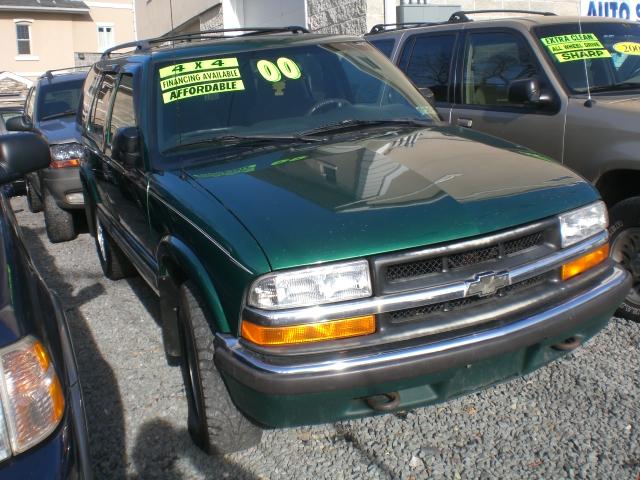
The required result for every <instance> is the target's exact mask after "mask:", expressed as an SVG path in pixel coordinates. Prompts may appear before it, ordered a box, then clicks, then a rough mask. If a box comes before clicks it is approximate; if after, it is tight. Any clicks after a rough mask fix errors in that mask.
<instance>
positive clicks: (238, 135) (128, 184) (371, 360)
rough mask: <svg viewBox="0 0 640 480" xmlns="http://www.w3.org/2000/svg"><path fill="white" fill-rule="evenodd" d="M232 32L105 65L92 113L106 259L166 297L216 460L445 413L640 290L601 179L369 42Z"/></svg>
mask: <svg viewBox="0 0 640 480" xmlns="http://www.w3.org/2000/svg"><path fill="white" fill-rule="evenodd" d="M235 33H241V35H237V36H229V35H227V31H211V32H203V33H199V34H193V35H183V36H178V37H172V38H160V39H158V40H147V41H143V42H137V43H134V44H129V45H125V46H121V47H116V48H115V49H113V50H110V51H107V52H106V53H105V54H104V56H103V59H102V60H101V61H100V62H98V63H97V64H96V65H94V66H93V68H92V70H91V72H90V73H89V76H88V78H87V81H86V84H85V89H84V104H83V106H82V113H81V114H82V123H83V126H82V129H83V142H84V146H85V149H86V153H85V155H84V156H83V161H82V165H81V179H82V184H83V186H84V194H85V199H86V203H85V205H86V213H87V217H88V221H89V225H90V226H91V230H92V233H93V234H94V236H95V239H96V246H97V252H98V256H99V258H100V263H101V264H102V268H103V270H104V273H105V275H106V276H107V277H109V278H112V279H117V278H121V277H124V276H126V275H129V274H131V273H133V272H136V271H137V272H138V273H139V274H140V275H141V276H142V277H143V278H144V279H145V280H146V281H147V283H148V284H149V285H150V286H151V288H152V289H153V290H154V291H155V292H156V293H157V294H158V297H159V301H160V306H161V312H162V319H161V323H162V332H163V340H164V346H165V349H166V352H167V355H168V357H169V358H170V359H177V358H179V359H180V360H181V363H182V365H183V373H184V379H185V386H186V392H187V398H188V404H189V416H188V424H189V430H190V432H191V434H192V436H193V438H194V439H195V441H196V442H197V443H198V444H199V445H200V446H202V447H203V448H204V449H205V450H207V451H209V452H212V453H224V452H230V451H234V450H238V449H242V448H246V447H249V446H251V445H254V444H256V443H257V442H258V441H259V440H260V437H261V433H262V428H265V427H284V426H293V425H300V424H311V423H319V422H330V421H335V420H339V419H346V418H354V417H361V416H365V415H371V414H375V413H381V412H389V411H395V410H404V409H408V408H415V407H418V406H421V405H428V404H432V403H435V402H440V401H443V400H446V399H448V398H451V397H453V396H456V395H460V394H462V393H465V392H469V391H474V390H476V389H479V388H482V387H485V386H487V385H492V384H494V383H496V382H499V381H502V380H505V379H508V378H511V377H514V376H517V375H522V374H525V373H528V372H531V371H532V370H534V369H536V368H538V367H540V366H542V365H544V364H546V363H548V362H550V361H552V360H554V359H556V358H558V357H560V356H562V355H563V354H564V353H566V352H567V351H570V350H573V349H575V348H577V347H578V346H579V345H580V344H581V343H583V342H585V341H586V340H588V339H589V338H590V337H592V336H593V335H594V334H595V333H597V332H598V331H599V330H600V329H601V328H602V327H603V326H604V325H605V324H606V323H607V322H608V320H609V318H610V316H611V314H612V313H613V312H614V310H615V309H616V308H617V306H618V305H619V303H620V302H621V301H622V299H623V297H624V294H625V293H626V291H627V290H628V288H629V275H628V274H627V273H626V272H625V271H624V270H623V269H621V268H619V267H618V266H616V265H615V264H614V262H612V261H611V260H609V258H608V255H607V254H608V233H607V230H606V229H607V217H606V209H605V207H604V204H603V203H602V202H601V201H600V200H599V199H598V194H597V192H596V191H595V189H594V188H593V187H592V186H591V185H590V184H589V183H588V182H586V181H584V180H583V179H582V178H580V177H579V176H577V175H575V174H574V173H572V172H571V171H569V170H567V169H566V168H564V167H562V166H560V165H558V164H556V163H554V162H548V161H545V160H541V159H539V158H536V156H535V155H534V154H532V153H531V152H529V151H528V150H526V149H523V148H520V147H517V146H514V145H512V144H510V143H506V142H504V141H501V140H497V139H495V138H492V137H487V136H484V135H481V134H477V133H473V132H469V131H466V130H464V129H459V128H455V127H448V126H446V125H443V124H442V123H441V122H440V120H439V119H438V116H437V114H436V112H435V110H434V109H433V108H432V107H431V106H430V104H429V102H428V101H426V100H425V99H424V98H423V96H422V95H421V94H420V93H419V92H418V90H416V89H415V88H414V87H413V86H412V85H411V83H410V82H409V80H408V79H407V78H406V77H405V76H404V75H403V74H402V73H401V72H400V70H398V69H397V68H396V67H394V66H393V65H392V64H391V62H389V60H388V59H387V58H385V57H384V55H382V54H381V53H380V52H378V51H377V50H376V49H375V48H374V47H372V46H371V45H369V44H368V43H366V42H365V41H363V40H362V39H358V38H350V37H336V36H328V35H312V34H309V33H307V32H306V31H304V29H302V28H299V27H289V28H283V29H252V30H248V31H240V32H235ZM125 47H129V49H130V51H126V52H124V53H120V54H118V53H117V52H123V50H124V49H125Z"/></svg>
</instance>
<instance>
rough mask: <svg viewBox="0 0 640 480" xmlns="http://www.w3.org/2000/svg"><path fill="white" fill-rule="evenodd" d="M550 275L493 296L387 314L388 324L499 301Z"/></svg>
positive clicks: (459, 300) (453, 301)
mask: <svg viewBox="0 0 640 480" xmlns="http://www.w3.org/2000/svg"><path fill="white" fill-rule="evenodd" d="M551 276H552V275H550V274H542V275H538V276H535V277H532V278H529V279H527V280H524V281H522V282H518V283H514V284H512V285H509V286H507V287H504V288H501V289H500V290H498V291H497V292H496V293H494V294H493V295H489V296H486V297H465V298H459V299H456V300H451V301H448V302H440V303H433V304H430V305H422V306H420V307H415V308H408V309H405V310H397V311H395V312H389V313H388V314H387V318H388V321H389V323H392V324H395V323H405V322H409V321H413V320H420V319H423V318H424V317H426V316H428V315H432V314H435V313H445V312H456V311H460V310H463V309H465V308H467V307H470V306H477V305H478V304H481V303H488V302H495V301H499V300H500V299H501V298H503V297H508V296H511V295H513V294H517V293H520V292H523V291H525V290H528V289H530V288H533V287H536V286H538V285H541V284H543V283H544V282H546V281H548V280H549V279H550V278H551Z"/></svg>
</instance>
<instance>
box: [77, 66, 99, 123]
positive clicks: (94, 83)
mask: <svg viewBox="0 0 640 480" xmlns="http://www.w3.org/2000/svg"><path fill="white" fill-rule="evenodd" d="M99 82H100V72H99V71H98V70H97V69H94V68H92V69H91V70H90V71H89V74H88V75H87V79H86V80H85V82H84V92H83V96H82V110H81V122H82V124H83V125H84V124H85V123H86V121H87V120H88V118H89V111H90V110H91V105H92V104H93V100H94V96H95V93H96V90H97V89H98V83H99Z"/></svg>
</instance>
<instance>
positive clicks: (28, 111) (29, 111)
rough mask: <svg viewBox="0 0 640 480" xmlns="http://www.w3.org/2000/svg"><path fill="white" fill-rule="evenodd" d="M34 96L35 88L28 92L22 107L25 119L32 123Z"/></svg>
mask: <svg viewBox="0 0 640 480" xmlns="http://www.w3.org/2000/svg"><path fill="white" fill-rule="evenodd" d="M35 96H36V89H35V87H33V88H31V90H29V94H28V95H27V101H26V104H25V107H24V112H25V115H26V116H27V118H28V119H29V120H31V121H32V122H33V118H34V117H33V109H34V106H35V100H34V99H35Z"/></svg>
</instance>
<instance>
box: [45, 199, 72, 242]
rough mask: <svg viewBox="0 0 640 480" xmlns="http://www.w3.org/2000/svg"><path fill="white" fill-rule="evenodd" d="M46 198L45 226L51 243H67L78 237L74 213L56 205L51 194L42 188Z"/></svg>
mask: <svg viewBox="0 0 640 480" xmlns="http://www.w3.org/2000/svg"><path fill="white" fill-rule="evenodd" d="M42 195H43V197H44V225H45V227H46V230H47V236H48V237H49V240H50V241H51V243H58V242H67V241H69V240H73V239H74V238H76V237H77V236H78V231H77V229H76V224H75V223H74V219H73V213H72V212H68V211H67V210H63V209H62V208H60V207H59V206H58V204H57V203H56V200H55V198H53V195H52V194H51V192H50V191H49V190H48V189H47V188H45V187H44V186H43V187H42Z"/></svg>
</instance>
